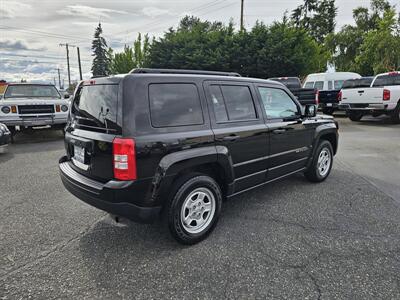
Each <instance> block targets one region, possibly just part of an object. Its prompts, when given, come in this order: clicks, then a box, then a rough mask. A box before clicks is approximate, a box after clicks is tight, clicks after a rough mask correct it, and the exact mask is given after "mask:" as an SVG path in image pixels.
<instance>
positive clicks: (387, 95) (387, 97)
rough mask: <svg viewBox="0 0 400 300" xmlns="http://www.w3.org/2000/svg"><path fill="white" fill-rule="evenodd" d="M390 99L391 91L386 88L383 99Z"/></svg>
mask: <svg viewBox="0 0 400 300" xmlns="http://www.w3.org/2000/svg"><path fill="white" fill-rule="evenodd" d="M389 100H390V91H389V90H386V89H384V90H383V101H389Z"/></svg>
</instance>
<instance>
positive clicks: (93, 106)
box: [65, 79, 122, 182]
mask: <svg viewBox="0 0 400 300" xmlns="http://www.w3.org/2000/svg"><path fill="white" fill-rule="evenodd" d="M98 81H99V82H98ZM120 98H121V96H120V89H119V84H118V82H115V81H114V82H113V81H110V80H107V79H102V80H96V81H94V80H91V81H89V82H85V83H83V84H81V85H80V86H79V87H78V89H77V91H76V93H75V97H74V99H73V102H72V107H71V114H70V118H69V121H68V124H67V129H66V131H67V133H66V136H65V147H66V150H67V156H68V158H69V159H70V160H71V162H70V165H71V167H72V168H73V169H75V170H76V171H77V172H79V173H81V174H83V175H85V176H87V177H90V178H93V179H95V180H98V181H102V182H106V181H108V180H110V179H112V178H113V176H114V174H113V140H114V138H115V137H116V136H119V135H121V133H122V125H121V123H122V116H121V113H119V109H120V107H119V106H120V105H121V104H122V103H120V102H121V101H120V100H119V99H120Z"/></svg>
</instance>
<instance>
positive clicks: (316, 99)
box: [315, 90, 319, 105]
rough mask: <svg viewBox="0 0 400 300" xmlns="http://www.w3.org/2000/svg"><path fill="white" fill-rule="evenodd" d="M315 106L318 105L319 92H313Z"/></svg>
mask: <svg viewBox="0 0 400 300" xmlns="http://www.w3.org/2000/svg"><path fill="white" fill-rule="evenodd" d="M315 104H317V105H318V104H319V90H316V91H315Z"/></svg>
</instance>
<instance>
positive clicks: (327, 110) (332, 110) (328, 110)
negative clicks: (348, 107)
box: [322, 108, 335, 116]
mask: <svg viewBox="0 0 400 300" xmlns="http://www.w3.org/2000/svg"><path fill="white" fill-rule="evenodd" d="M334 111H335V109H334V108H323V109H322V112H323V113H324V114H325V115H330V116H332V115H333V112H334Z"/></svg>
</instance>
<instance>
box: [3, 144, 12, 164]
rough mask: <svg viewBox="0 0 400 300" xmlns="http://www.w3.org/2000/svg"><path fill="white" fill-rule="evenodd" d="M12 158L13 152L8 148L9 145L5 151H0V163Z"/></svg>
mask: <svg viewBox="0 0 400 300" xmlns="http://www.w3.org/2000/svg"><path fill="white" fill-rule="evenodd" d="M13 158H14V153H13V152H12V151H11V150H10V146H9V147H8V149H7V152H5V153H0V164H1V163H4V162H6V161H9V160H11V159H13Z"/></svg>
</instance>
